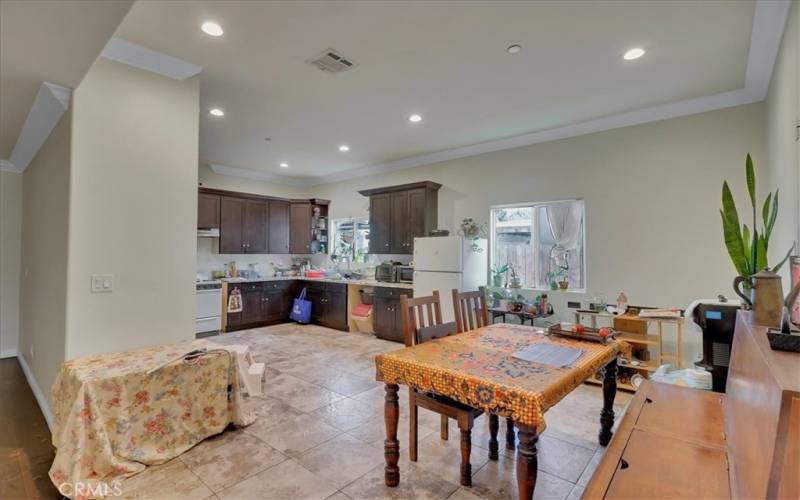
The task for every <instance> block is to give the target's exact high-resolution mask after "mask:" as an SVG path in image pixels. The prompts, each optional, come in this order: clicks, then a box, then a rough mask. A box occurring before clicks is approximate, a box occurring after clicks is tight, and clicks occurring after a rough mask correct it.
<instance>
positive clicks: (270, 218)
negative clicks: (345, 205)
mask: <svg viewBox="0 0 800 500" xmlns="http://www.w3.org/2000/svg"><path fill="white" fill-rule="evenodd" d="M328 203H329V202H328V201H327V200H319V199H311V200H288V199H284V198H274V197H271V196H262V195H256V194H248V193H236V192H232V191H222V190H219V189H208V188H200V191H199V192H198V195H197V228H198V229H211V228H219V232H220V237H219V253H221V254H245V253H249V254H288V253H297V254H309V253H313V252H314V246H315V244H317V245H318V246H319V243H318V242H317V240H316V239H315V236H314V235H315V234H317V235H323V236H324V238H325V241H327V229H319V227H317V228H316V229H314V228H313V226H314V220H315V218H314V213H315V212H314V207H320V213H321V214H323V216H324V217H323V219H325V220H327V219H326V216H327V206H328ZM317 219H319V217H317ZM315 231H316V233H315ZM317 239H319V237H317ZM315 242H316V243H315ZM322 248H324V247H322Z"/></svg>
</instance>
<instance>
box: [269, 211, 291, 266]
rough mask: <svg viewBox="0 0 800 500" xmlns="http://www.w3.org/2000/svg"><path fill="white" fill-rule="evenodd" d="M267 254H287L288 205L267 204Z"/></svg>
mask: <svg viewBox="0 0 800 500" xmlns="http://www.w3.org/2000/svg"><path fill="white" fill-rule="evenodd" d="M268 240H269V242H268V245H269V253H278V254H281V253H289V204H288V203H285V202H282V201H271V202H269V238H268Z"/></svg>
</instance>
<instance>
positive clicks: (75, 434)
mask: <svg viewBox="0 0 800 500" xmlns="http://www.w3.org/2000/svg"><path fill="white" fill-rule="evenodd" d="M196 349H207V351H208V352H207V353H206V354H205V355H203V356H200V357H198V358H196V359H194V360H184V359H181V358H182V356H183V355H184V354H186V353H188V352H190V351H193V350H196ZM52 396H53V416H54V420H55V421H54V428H53V446H55V447H56V448H57V451H56V457H55V460H54V461H53V465H52V467H51V468H50V479H51V480H52V481H53V483H54V484H55V485H56V487H59V490H60V491H61V492H62V494H66V495H67V496H73V495H72V494H71V492H74V491H76V488H78V491H83V492H88V494H77V495H74V496H76V497H82V496H86V497H97V496H103V494H102V491H104V488H106V489H107V486H104V485H108V484H110V483H112V482H114V481H116V480H119V479H122V478H124V477H127V476H131V475H133V474H136V473H139V472H141V471H143V470H144V469H145V467H146V465H154V464H160V463H163V462H166V461H168V460H170V459H172V458H174V457H176V456H178V455H180V454H181V453H183V452H184V451H186V450H188V449H189V448H191V447H192V446H194V445H195V444H197V443H199V442H200V441H202V440H203V439H205V438H207V437H209V436H212V435H214V434H218V433H220V432H222V431H223V430H224V429H225V427H226V426H227V425H228V424H229V423H234V424H236V425H248V424H249V423H251V422H252V420H253V418H252V416H250V415H247V414H246V413H245V411H244V410H243V405H242V397H241V393H240V391H239V378H238V375H237V364H236V356H235V355H231V354H230V353H229V352H228V351H227V350H226V349H225V348H224V346H220V345H218V344H215V343H212V342H208V341H205V340H195V341H190V342H183V343H177V344H170V345H162V346H156V347H151V348H146V349H139V350H136V351H129V352H122V353H113V354H104V355H99V356H92V357H85V358H79V359H74V360H71V361H67V362H66V363H64V364H63V365H62V367H61V371H60V372H59V375H58V378H57V379H56V381H55V383H54V384H53V389H52ZM78 485H80V486H79V487H78ZM87 485H88V486H87ZM112 491H113V490H112Z"/></svg>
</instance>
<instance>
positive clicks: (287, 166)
mask: <svg viewBox="0 0 800 500" xmlns="http://www.w3.org/2000/svg"><path fill="white" fill-rule="evenodd" d="M280 167H281V168H289V164H288V163H286V162H283V163H281V164H280Z"/></svg>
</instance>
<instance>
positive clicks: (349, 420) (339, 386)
mask: <svg viewBox="0 0 800 500" xmlns="http://www.w3.org/2000/svg"><path fill="white" fill-rule="evenodd" d="M209 340H212V341H215V342H219V343H223V344H234V343H235V344H247V345H249V346H250V347H251V349H252V352H253V355H254V356H255V358H256V359H257V360H259V361H264V362H266V363H267V367H268V370H267V376H266V382H265V386H264V395H263V396H260V397H254V398H248V399H247V405H248V406H249V407H250V408H251V409H253V410H254V411H255V412H256V413H257V415H258V419H257V420H256V422H255V423H253V424H252V425H250V426H249V427H247V428H245V429H235V430H228V431H226V432H224V433H223V434H220V435H218V436H215V437H213V438H211V439H208V440H206V441H204V442H202V443H200V444H199V445H197V446H195V447H194V448H192V449H191V450H189V451H188V452H187V453H185V454H183V455H182V456H180V457H178V458H176V459H174V460H172V461H170V462H168V463H166V464H164V465H160V466H154V467H150V468H148V469H147V470H146V471H145V472H144V473H142V474H140V475H138V476H134V477H133V478H131V479H129V480H128V481H126V482H125V483H124V485H123V491H124V495H125V496H126V497H128V498H169V499H178V498H198V499H204V498H219V499H222V500H227V499H275V500H291V499H303V500H305V499H325V498H331V499H337V500H339V499H341V500H347V499H348V498H349V499H381V498H392V499H400V498H403V499H409V498H420V499H445V498H449V499H451V500H468V499H479V498H484V499H508V498H516V495H517V491H516V481H515V473H514V459H515V456H514V453H513V452H504V453H502V454H501V457H500V460H498V461H496V462H493V461H489V460H488V450H487V446H488V440H489V437H488V428H487V426H488V423H487V420H488V419H486V418H485V417H480V418H479V419H478V421H476V424H475V429H474V431H473V449H472V470H473V486H472V487H471V488H463V487H460V486H459V462H460V454H459V444H458V432H457V427H456V425H455V423H451V426H450V429H451V431H450V432H451V438H450V440H448V441H442V440H441V439H440V438H439V432H438V429H439V427H438V426H439V416H438V415H436V414H434V413H431V412H429V411H427V410H424V409H420V410H419V425H420V432H419V440H420V441H419V461H418V462H416V463H411V462H409V460H408V451H407V449H408V448H407V445H408V405H407V404H405V403H406V402H407V392H406V390H405V388H404V387H402V386H401V398H400V407H401V411H400V413H401V415H400V428H399V432H398V437H399V439H400V446H401V457H400V486H399V487H397V488H387V487H386V486H385V485H384V484H383V467H384V458H383V439H384V423H383V395H384V391H383V385H382V384H380V383H378V382H376V381H375V365H374V361H373V358H374V356H375V354H378V353H381V352H385V351H390V350H394V349H398V348H400V347H401V346H400V345H399V344H396V343H393V342H387V341H383V340H378V339H375V338H374V337H372V336H369V335H363V334H348V333H343V332H339V331H336V330H330V329H327V328H323V327H319V326H313V325H308V326H300V325H294V324H285V325H278V326H274V327H268V328H258V329H253V330H245V331H241V332H236V333H232V334H226V335H223V336H221V337H211V338H209ZM629 400H630V395H629V394H627V393H624V392H621V391H620V392H618V394H617V399H616V402H615V407H616V408H615V409H616V412H617V415H620V414H621V411H622V410H623V408H624V406H625V404H626V403H627V402H628V401H629ZM601 406H602V393H601V390H600V388H599V387H594V386H588V385H584V386H581V387H579V388H578V389H577V390H575V391H574V392H573V393H572V394H570V395H569V396H568V397H567V398H565V399H564V400H563V401H562V402H561V403H559V404H558V405H557V406H556V407H554V408H552V409H551V410H550V411H549V412H548V413H547V423H548V429H547V431H545V433H544V434H543V435H542V436H541V438H540V440H539V474H538V480H537V485H536V492H535V498H538V499H567V498H569V499H572V498H579V497H580V495H581V492H582V491H583V488H584V487H585V485H586V483H587V481H588V478H589V477H590V476H591V473H592V471H593V470H594V468H595V467H596V465H597V463H598V461H599V459H600V457H601V456H602V453H603V449H602V448H599V447H598V446H597V438H596V436H597V431H598V429H599V414H600V408H601ZM454 429H455V431H454ZM500 429H501V433H500V434H501V435H500V438H499V441H500V444H501V449H503V443H504V441H503V432H504V431H505V423H504V422H502V423H501V427H500Z"/></svg>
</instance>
